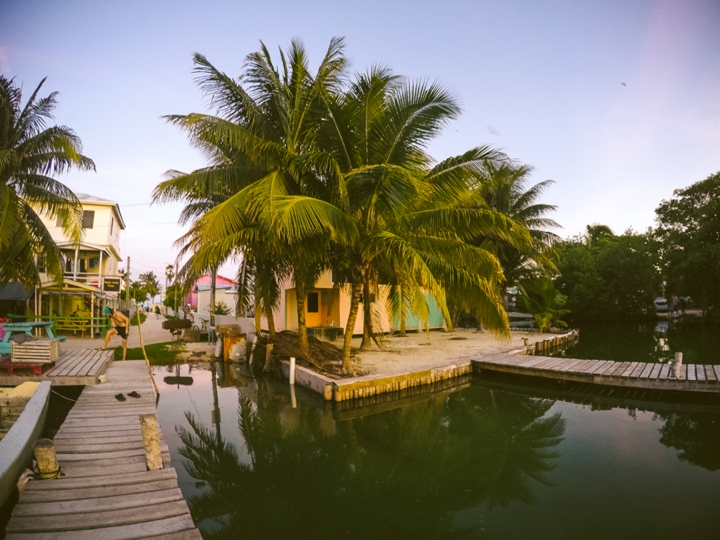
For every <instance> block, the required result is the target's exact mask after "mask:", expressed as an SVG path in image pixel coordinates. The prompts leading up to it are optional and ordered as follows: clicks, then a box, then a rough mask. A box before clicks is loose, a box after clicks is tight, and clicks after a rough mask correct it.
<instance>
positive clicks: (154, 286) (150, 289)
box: [138, 270, 160, 301]
mask: <svg viewBox="0 0 720 540" xmlns="http://www.w3.org/2000/svg"><path fill="white" fill-rule="evenodd" d="M138 281H139V282H140V283H142V284H143V287H144V288H145V291H146V292H147V293H148V294H149V295H150V298H151V300H152V301H155V296H157V294H158V293H159V292H160V282H159V281H158V278H157V276H156V275H155V272H153V271H152V270H150V271H149V272H145V273H143V274H140V276H138Z"/></svg>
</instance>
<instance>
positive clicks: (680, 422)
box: [659, 412, 720, 471]
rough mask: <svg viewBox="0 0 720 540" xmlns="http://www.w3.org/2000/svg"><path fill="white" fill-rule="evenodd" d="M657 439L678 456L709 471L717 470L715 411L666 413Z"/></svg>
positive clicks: (719, 436)
mask: <svg viewBox="0 0 720 540" xmlns="http://www.w3.org/2000/svg"><path fill="white" fill-rule="evenodd" d="M659 416H660V417H661V418H663V419H664V420H665V425H664V426H663V427H662V428H660V435H661V437H660V442H661V443H662V444H664V445H665V446H667V447H670V448H674V449H676V450H678V453H677V457H678V459H680V460H681V461H687V462H688V463H692V464H693V465H698V466H700V467H702V468H704V469H707V470H708V471H717V470H720V450H719V449H720V420H719V419H718V415H717V414H716V413H676V412H671V413H669V414H668V413H666V414H659Z"/></svg>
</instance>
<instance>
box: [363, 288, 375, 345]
mask: <svg viewBox="0 0 720 540" xmlns="http://www.w3.org/2000/svg"><path fill="white" fill-rule="evenodd" d="M362 287H363V288H362V294H363V338H362V343H361V344H360V350H361V351H364V350H367V349H369V348H370V347H371V346H372V336H373V331H372V308H371V307H370V282H369V280H368V279H364V280H363V284H362Z"/></svg>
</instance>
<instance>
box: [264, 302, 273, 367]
mask: <svg viewBox="0 0 720 540" xmlns="http://www.w3.org/2000/svg"><path fill="white" fill-rule="evenodd" d="M265 318H267V322H268V340H267V344H266V345H265V367H263V371H272V365H271V360H272V353H273V348H274V347H275V315H273V310H272V306H270V307H267V308H266V309H265Z"/></svg>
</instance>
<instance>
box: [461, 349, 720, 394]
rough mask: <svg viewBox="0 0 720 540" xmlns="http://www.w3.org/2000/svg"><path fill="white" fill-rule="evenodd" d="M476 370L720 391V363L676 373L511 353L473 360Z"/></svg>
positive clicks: (655, 366) (652, 366)
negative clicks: (719, 382)
mask: <svg viewBox="0 0 720 540" xmlns="http://www.w3.org/2000/svg"><path fill="white" fill-rule="evenodd" d="M472 364H473V371H474V372H479V371H484V370H487V371H496V372H501V373H512V374H516V375H525V376H530V377H545V378H549V379H560V380H565V381H574V382H582V383H589V384H597V385H603V386H622V387H632V388H646V389H653V390H673V391H682V392H711V393H720V384H718V381H719V380H720V365H701V364H683V365H682V366H681V367H680V370H679V371H678V372H677V373H675V372H674V371H673V369H672V367H671V365H670V364H660V363H657V362H647V363H646V362H614V361H612V360H578V359H574V358H553V357H547V356H532V355H524V354H522V355H518V354H513V353H511V352H506V353H502V354H496V355H493V356H487V357H478V358H474V359H472Z"/></svg>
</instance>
